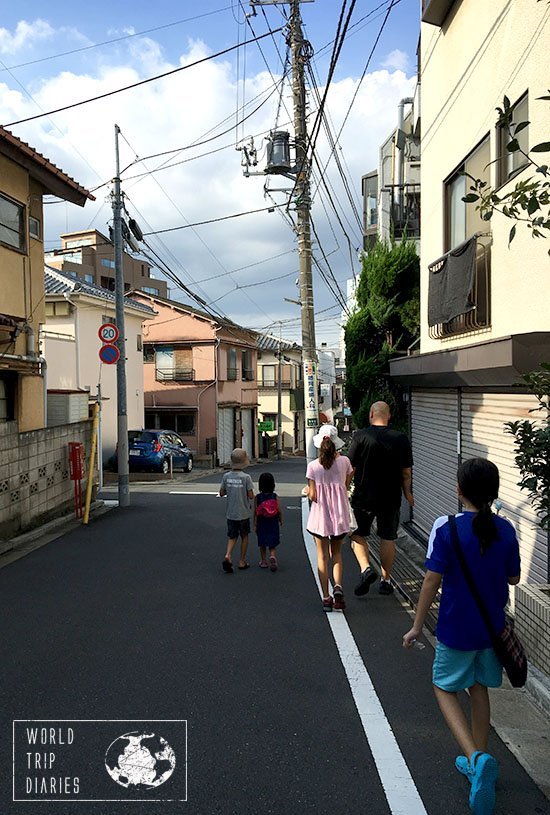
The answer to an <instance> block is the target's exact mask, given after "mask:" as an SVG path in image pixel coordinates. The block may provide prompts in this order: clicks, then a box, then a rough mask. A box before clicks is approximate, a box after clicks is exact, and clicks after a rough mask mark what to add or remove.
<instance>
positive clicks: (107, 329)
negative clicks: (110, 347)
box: [97, 323, 118, 342]
mask: <svg viewBox="0 0 550 815" xmlns="http://www.w3.org/2000/svg"><path fill="white" fill-rule="evenodd" d="M97 333H98V335H99V339H100V340H101V341H102V342H116V341H117V340H118V328H117V327H116V325H115V324H114V323H103V325H102V326H101V328H100V329H99V331H98V332H97Z"/></svg>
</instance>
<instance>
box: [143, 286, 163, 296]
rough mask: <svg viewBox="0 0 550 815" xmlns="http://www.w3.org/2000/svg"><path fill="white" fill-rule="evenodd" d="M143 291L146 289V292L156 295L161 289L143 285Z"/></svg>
mask: <svg viewBox="0 0 550 815" xmlns="http://www.w3.org/2000/svg"><path fill="white" fill-rule="evenodd" d="M141 291H144V292H145V293H146V294H153V295H155V296H156V297H158V296H159V294H160V289H155V287H154V286H142V287H141Z"/></svg>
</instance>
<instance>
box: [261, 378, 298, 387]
mask: <svg viewBox="0 0 550 815" xmlns="http://www.w3.org/2000/svg"><path fill="white" fill-rule="evenodd" d="M291 385H292V383H291V382H290V380H289V379H283V380H282V381H281V387H282V389H283V390H289V389H290V387H291ZM258 387H259V388H276V387H277V380H276V379H260V380H259V381H258Z"/></svg>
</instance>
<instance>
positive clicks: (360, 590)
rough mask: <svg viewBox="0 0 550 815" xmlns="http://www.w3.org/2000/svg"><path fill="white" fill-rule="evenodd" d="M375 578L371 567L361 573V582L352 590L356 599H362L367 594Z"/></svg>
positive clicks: (375, 575)
mask: <svg viewBox="0 0 550 815" xmlns="http://www.w3.org/2000/svg"><path fill="white" fill-rule="evenodd" d="M377 577H378V575H377V574H376V572H375V571H374V569H373V568H372V567H371V566H369V567H368V568H367V569H365V571H364V572H361V580H360V581H359V583H358V584H357V585H356V587H355V588H354V590H353V593H354V594H355V595H356V597H362V596H363V595H364V594H368V592H369V589H370V587H371V585H372V583H374V581H375V580H376V578H377Z"/></svg>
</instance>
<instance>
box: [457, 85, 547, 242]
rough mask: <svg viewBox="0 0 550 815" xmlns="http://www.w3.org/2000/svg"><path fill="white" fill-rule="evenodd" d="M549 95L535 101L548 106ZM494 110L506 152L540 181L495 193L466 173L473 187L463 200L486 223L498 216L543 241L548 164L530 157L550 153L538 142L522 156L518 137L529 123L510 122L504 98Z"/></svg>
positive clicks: (531, 179)
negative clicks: (504, 135)
mask: <svg viewBox="0 0 550 815" xmlns="http://www.w3.org/2000/svg"><path fill="white" fill-rule="evenodd" d="M548 94H549V95H548V96H539V97H538V101H543V102H550V89H549V91H548ZM496 110H497V113H498V120H497V125H498V126H499V127H502V128H503V129H504V131H505V132H506V133H507V142H506V150H507V151H508V152H509V153H516V152H519V153H521V154H522V155H523V156H524V157H525V159H526V162H527V165H528V166H530V167H531V168H532V169H534V171H535V173H538V174H539V175H540V177H539V178H537V177H536V176H534V175H532V176H529V178H524V179H522V180H520V181H517V182H516V184H515V186H514V187H513V188H512V189H510V190H508V192H503V193H501V192H499V193H496V192H495V190H494V189H493V187H491V186H490V185H489V184H488V183H487V182H486V181H482V180H481V179H479V178H474V177H473V176H471V175H469V173H465V175H466V176H467V177H468V178H469V179H470V180H471V181H472V185H471V186H470V190H471V192H469V193H468V194H467V195H465V196H464V198H463V199H462V200H463V201H465V202H466V203H467V204H474V203H475V204H476V209H477V210H478V211H479V213H480V215H481V217H482V218H483V220H485V221H490V220H491V218H492V217H493V213H494V212H500V213H501V214H502V215H504V216H505V217H506V218H510V219H511V220H513V221H516V222H517V223H524V224H525V225H526V227H527V229H530V230H531V235H532V236H533V238H546V237H548V235H549V234H550V173H549V168H548V164H539V163H538V162H537V161H535V160H533V158H532V157H531V153H536V154H539V153H547V152H550V141H545V142H540V144H536V145H535V146H534V147H532V148H531V149H530V150H529V152H525V150H523V149H522V147H521V145H520V143H519V141H518V135H519V134H520V133H521V131H522V130H524V129H525V128H526V127H528V126H529V124H530V122H517V123H515V122H514V121H513V108H512V106H511V104H510V100H509V99H508V97H507V96H505V97H504V99H503V105H502V107H501V108H500V107H499V108H497V109H496ZM497 160H498V159H497ZM517 223H514V224H513V226H512V227H511V229H510V233H509V237H508V245H510V244H511V243H512V241H513V240H514V238H515V236H516V230H517ZM548 254H550V250H549V251H548Z"/></svg>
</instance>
